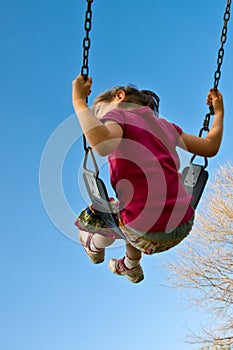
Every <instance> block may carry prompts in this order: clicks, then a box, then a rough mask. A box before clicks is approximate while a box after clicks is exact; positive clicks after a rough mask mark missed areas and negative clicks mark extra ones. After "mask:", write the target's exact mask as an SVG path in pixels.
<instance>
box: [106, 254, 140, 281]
mask: <svg viewBox="0 0 233 350" xmlns="http://www.w3.org/2000/svg"><path fill="white" fill-rule="evenodd" d="M108 267H109V269H110V270H111V271H112V272H113V273H115V274H116V275H119V276H125V277H127V278H128V280H129V281H130V282H132V283H139V282H141V281H142V280H143V279H144V274H143V270H142V267H141V265H140V264H138V265H137V266H136V267H133V268H132V269H128V268H127V267H126V266H125V263H124V258H123V259H111V260H109V262H108Z"/></svg>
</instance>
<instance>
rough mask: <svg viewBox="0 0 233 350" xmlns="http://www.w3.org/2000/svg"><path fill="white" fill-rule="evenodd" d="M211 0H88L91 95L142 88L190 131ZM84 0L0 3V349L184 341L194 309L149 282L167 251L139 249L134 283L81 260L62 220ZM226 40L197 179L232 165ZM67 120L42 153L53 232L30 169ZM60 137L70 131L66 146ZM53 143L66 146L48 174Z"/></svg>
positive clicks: (76, 202)
mask: <svg viewBox="0 0 233 350" xmlns="http://www.w3.org/2000/svg"><path fill="white" fill-rule="evenodd" d="M224 7H225V1H224V0H222V1H213V0H204V1H203V0H196V1H186V0H177V1H174V0H167V1H164V0H154V1H149V0H144V1H139V0H128V1H125V0H118V1H107V0H101V1H97V0H96V1H94V3H93V12H94V13H93V21H94V23H93V31H92V34H91V37H92V47H91V56H90V65H91V71H90V73H91V75H92V77H93V94H92V96H95V95H96V94H98V93H100V92H102V90H105V89H106V88H109V87H111V86H113V85H115V84H125V83H134V84H135V85H137V86H138V87H139V88H149V89H153V90H155V91H157V93H158V94H159V95H160V97H161V113H162V115H163V116H165V117H166V118H167V119H169V120H171V121H173V122H176V123H177V124H178V125H180V126H181V127H183V129H184V130H185V131H187V132H192V133H195V134H196V133H198V131H199V128H200V126H201V124H202V121H203V118H204V114H205V113H207V112H208V109H207V107H206V105H205V99H206V94H207V92H208V89H209V88H210V87H211V86H212V84H213V74H214V70H215V68H216V59H217V51H218V48H219V38H220V31H221V28H222V23H223V12H224ZM85 8H86V1H84V0H76V1H74V0H70V1H61V0H58V1H52V0H41V1H29V0H13V1H7V0H1V4H0V16H1V19H0V28H1V39H0V45H1V55H0V76H1V79H0V85H1V103H0V115H1V118H0V123H1V139H0V144H1V174H0V177H1V217H2V227H1V245H0V275H1V288H0V348H1V349H3V350H15V349H17V350H37V349H38V350H41V349H43V350H53V349H54V350H55V349H56V350H64V349H66V350H77V349H78V350H79V349H80V350H89V349H93V348H95V349H101V350H117V349H122V350H127V349H134V350H141V349H142V348H143V349H156V350H165V349H173V350H186V349H192V347H191V346H188V345H187V344H184V343H183V342H182V337H183V336H184V335H185V329H184V325H185V324H188V325H189V326H190V327H192V326H193V327H194V328H195V327H196V326H197V325H198V323H199V321H201V320H202V318H203V315H201V313H197V312H196V313H194V312H193V311H191V310H189V309H182V308H181V302H182V293H181V292H180V291H176V290H170V289H167V288H163V287H161V286H160V285H161V283H163V282H164V279H165V278H166V276H167V273H168V272H167V271H166V269H165V270H164V269H163V270H161V268H160V263H161V262H162V260H163V259H164V257H166V258H168V259H169V258H170V256H171V257H172V256H173V253H172V252H168V253H164V254H161V255H158V256H153V257H145V258H144V259H143V262H142V263H143V267H144V270H145V276H146V278H145V280H144V281H143V282H142V283H141V284H139V285H132V284H130V283H129V282H128V281H127V280H126V279H123V278H122V279H121V278H118V277H117V276H114V275H112V274H111V273H110V271H109V270H108V268H107V264H106V263H104V264H102V265H100V266H94V265H92V264H91V263H90V262H89V260H88V259H87V257H86V256H85V254H84V252H83V250H82V247H81V246H80V244H78V243H77V242H75V240H76V236H75V231H74V227H73V216H74V213H78V212H79V211H80V210H81V209H82V207H83V199H80V197H81V194H80V189H79V185H78V173H79V167H80V164H81V161H82V157H83V152H82V149H81V139H80V129H79V128H78V125H77V124H76V122H75V117H74V116H73V117H71V116H72V114H73V108H72V103H71V82H72V80H73V79H74V78H75V76H76V74H78V73H79V71H80V67H81V64H82V38H83V35H84V32H83V19H84V11H85ZM228 40H229V41H228V43H227V47H226V55H225V57H224V65H223V69H222V77H221V82H220V85H219V88H220V90H221V91H222V93H223V95H224V99H225V105H226V121H225V133H224V139H223V144H222V148H221V150H220V152H219V154H218V155H217V156H216V157H215V158H214V159H211V160H210V164H209V170H210V173H212V172H213V171H214V170H215V169H216V168H217V167H218V165H219V164H223V163H224V162H225V161H226V160H231V161H232V149H233V139H232V124H233V123H232V110H233V99H232V92H233V69H232V62H233V45H232V43H233V23H232V22H230V27H229V31H228ZM92 98H93V97H91V100H92ZM69 117H71V119H68V118H69ZM67 120H70V121H71V126H69V128H70V129H69V130H70V134H69V133H68V135H67V134H65V131H64V129H63V128H61V129H59V130H61V135H60V134H59V135H60V139H59V141H60V143H59V142H57V143H56V145H57V153H56V148H55V150H54V149H53V150H54V152H53V156H52V158H51V157H50V158H49V159H48V163H47V168H46V169H47V173H46V169H45V168H44V169H43V175H44V176H45V177H46V179H47V180H46V181H48V185H51V187H52V184H53V183H56V181H58V180H59V179H60V180H61V181H62V187H63V189H64V193H65V196H66V200H67V203H68V204H67V206H69V207H70V211H69V212H68V214H67V213H65V212H64V213H63V211H62V210H61V208H60V207H59V205H60V203H59V200H58V201H57V197H56V196H55V197H54V198H55V199H54V204H53V207H54V210H55V215H58V216H59V217H60V219H61V222H62V223H63V224H64V225H65V230H66V232H65V234H64V232H60V230H59V229H58V228H57V227H56V226H55V225H54V223H53V222H52V221H51V220H50V219H51V218H49V216H48V215H47V213H46V210H45V208H44V206H43V202H42V199H41V195H40V187H39V170H40V164H41V159H42V154H43V150H44V148H45V145H46V144H47V142H48V140H51V139H50V137H51V135H52V133H53V132H54V130H55V129H57V128H58V127H59V126H60V125H61V123H63V122H65V126H66V125H67V124H66V123H67ZM63 126H64V124H63ZM63 131H64V135H63ZM62 135H63V136H64V137H63V136H62ZM69 135H70V136H69ZM69 137H70V139H69ZM72 137H74V139H75V137H76V138H77V139H78V140H77V141H76V140H75V141H76V142H75V143H74V144H73V145H72V142H73V141H72V140H73V139H72ZM65 142H68V143H69V142H71V146H70V148H69V149H68V154H67V156H66V157H65V159H64V164H63V166H62V169H60V172H61V171H62V174H59V176H60V177H61V178H60V177H59V176H58V174H57V166H58V165H59V164H58V163H59V161H60V158H59V157H61V153H62V151H63V148H62V147H63V146H64V143H65ZM59 145H60V146H61V149H60V148H59ZM48 191H49V188H48ZM54 191H55V192H56V188H55V189H54ZM48 193H49V192H48ZM58 199H59V198H58ZM59 210H60V211H59ZM66 214H67V216H66ZM72 215H73V216H72ZM70 218H71V220H70ZM67 227H68V231H69V229H70V232H67ZM67 236H68V237H69V238H71V239H69V238H67ZM123 253H124V249H123V247H122V246H120V247H115V248H112V249H109V250H107V259H106V260H108V258H111V257H121V256H122V254H123ZM170 254H171V255H170Z"/></svg>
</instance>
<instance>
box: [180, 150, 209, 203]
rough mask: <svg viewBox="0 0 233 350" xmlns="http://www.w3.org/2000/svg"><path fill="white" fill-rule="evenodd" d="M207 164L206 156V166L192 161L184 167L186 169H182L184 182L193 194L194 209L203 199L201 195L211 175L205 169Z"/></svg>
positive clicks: (188, 190)
mask: <svg viewBox="0 0 233 350" xmlns="http://www.w3.org/2000/svg"><path fill="white" fill-rule="evenodd" d="M193 159H194V157H193ZM193 159H192V160H193ZM207 164H208V162H207V159H206V158H205V165H204V166H203V165H199V164H193V163H192V161H191V163H190V166H188V167H186V168H184V170H183V171H182V182H183V184H184V186H185V188H186V190H187V192H188V193H189V194H190V195H192V196H193V200H192V206H193V207H194V209H196V207H197V205H198V203H199V201H200V199H201V195H202V193H203V191H204V188H205V185H206V183H207V180H208V177H209V174H208V172H207V171H206V170H205V168H206V167H207Z"/></svg>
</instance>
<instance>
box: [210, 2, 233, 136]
mask: <svg viewBox="0 0 233 350" xmlns="http://www.w3.org/2000/svg"><path fill="white" fill-rule="evenodd" d="M230 10H231V0H227V4H226V10H225V13H224V16H223V20H224V24H223V28H222V33H221V37H220V42H221V46H220V48H219V50H218V58H217V69H216V71H215V73H214V89H215V90H217V89H218V83H219V80H220V78H221V67H222V63H223V57H224V53H225V52H224V44H225V43H226V41H227V25H228V22H229V20H230V16H231V12H230ZM209 109H210V115H214V109H213V106H210V107H209ZM204 123H205V122H204ZM208 127H209V124H208V125H207V128H206V130H207V129H208Z"/></svg>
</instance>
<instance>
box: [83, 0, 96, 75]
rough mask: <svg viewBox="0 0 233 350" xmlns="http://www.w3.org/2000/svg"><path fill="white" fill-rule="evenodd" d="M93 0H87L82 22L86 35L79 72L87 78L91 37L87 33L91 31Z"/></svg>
mask: <svg viewBox="0 0 233 350" xmlns="http://www.w3.org/2000/svg"><path fill="white" fill-rule="evenodd" d="M93 1H94V0H87V9H86V15H85V22H84V29H85V31H86V36H85V37H84V39H83V65H82V68H81V74H82V76H83V77H84V78H85V79H87V77H88V75H89V66H88V59H89V50H90V47H91V39H90V37H89V34H90V31H91V21H92V9H91V5H92V3H93Z"/></svg>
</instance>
